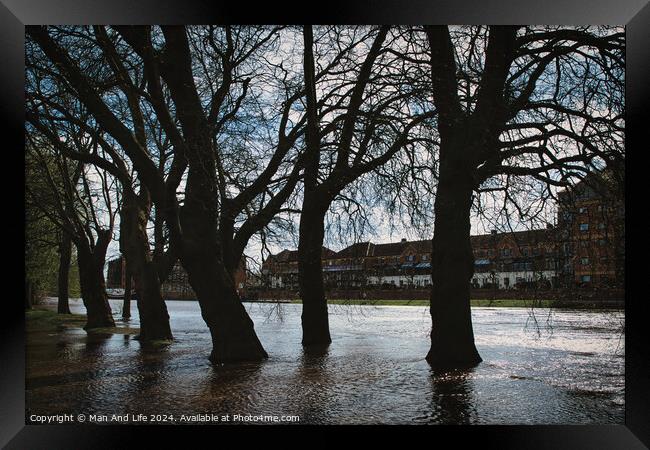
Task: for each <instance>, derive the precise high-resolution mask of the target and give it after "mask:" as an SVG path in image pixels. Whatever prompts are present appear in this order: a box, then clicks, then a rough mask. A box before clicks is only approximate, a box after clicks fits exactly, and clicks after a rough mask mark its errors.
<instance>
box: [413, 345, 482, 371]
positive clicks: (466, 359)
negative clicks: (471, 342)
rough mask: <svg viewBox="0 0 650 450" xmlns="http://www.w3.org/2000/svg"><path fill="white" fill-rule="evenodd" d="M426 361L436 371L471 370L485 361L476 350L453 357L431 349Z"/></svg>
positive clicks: (447, 353) (446, 352)
mask: <svg viewBox="0 0 650 450" xmlns="http://www.w3.org/2000/svg"><path fill="white" fill-rule="evenodd" d="M425 359H426V361H427V362H428V363H429V365H430V366H431V367H432V368H433V369H435V370H452V369H471V368H472V367H476V366H478V365H479V364H480V363H481V362H482V361H483V358H481V356H480V355H479V354H478V351H477V350H476V349H474V350H467V351H465V352H462V353H459V354H453V355H450V354H449V352H448V351H444V352H440V351H436V350H434V349H431V350H429V353H427V356H426V358H425Z"/></svg>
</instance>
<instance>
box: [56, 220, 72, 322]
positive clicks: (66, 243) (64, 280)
mask: <svg viewBox="0 0 650 450" xmlns="http://www.w3.org/2000/svg"><path fill="white" fill-rule="evenodd" d="M71 256H72V240H71V239H70V235H68V233H66V232H61V241H60V242H59V279H58V295H59V300H58V302H57V312H58V313H59V314H70V303H69V289H68V278H69V275H70V258H71Z"/></svg>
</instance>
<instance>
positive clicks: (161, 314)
mask: <svg viewBox="0 0 650 450" xmlns="http://www.w3.org/2000/svg"><path fill="white" fill-rule="evenodd" d="M142 189H144V188H142ZM143 196H145V197H146V193H145V194H143ZM138 200H139V199H137V198H136V197H135V196H133V195H132V194H129V193H127V192H126V191H125V193H124V202H123V204H122V211H121V213H120V250H121V251H122V254H123V255H124V259H125V261H126V267H127V268H128V270H127V271H126V276H127V278H131V277H132V278H133V283H134V284H135V291H136V293H137V296H138V301H137V306H138V313H139V315H140V340H141V341H152V340H168V339H172V338H173V336H172V332H171V328H170V326H169V314H168V312H167V305H166V304H165V301H164V299H163V297H162V293H161V286H160V279H159V277H158V270H157V267H156V265H155V264H154V262H153V260H152V256H151V249H150V247H149V238H148V236H147V222H148V211H147V210H146V207H145V208H144V209H143V208H142V207H140V206H139V204H138ZM124 289H125V292H124V295H125V297H124V298H125V301H126V298H127V297H126V296H127V291H128V295H129V297H130V289H131V283H125V286H124Z"/></svg>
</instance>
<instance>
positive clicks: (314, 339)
mask: <svg viewBox="0 0 650 450" xmlns="http://www.w3.org/2000/svg"><path fill="white" fill-rule="evenodd" d="M325 211H326V209H325ZM324 222H325V212H324V211H323V208H318V203H317V202H316V201H315V199H312V198H310V199H308V198H307V196H305V201H304V202H303V209H302V213H301V215H300V229H299V240H298V284H299V286H300V298H301V299H302V345H304V346H322V345H328V344H330V343H331V342H332V338H331V336H330V330H329V317H328V312H327V299H326V298H325V288H324V286H323V267H322V252H323V238H324V235H325V229H324Z"/></svg>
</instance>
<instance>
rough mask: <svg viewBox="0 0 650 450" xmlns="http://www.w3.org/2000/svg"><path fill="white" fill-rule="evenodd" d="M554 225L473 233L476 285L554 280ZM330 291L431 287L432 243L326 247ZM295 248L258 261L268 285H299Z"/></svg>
mask: <svg viewBox="0 0 650 450" xmlns="http://www.w3.org/2000/svg"><path fill="white" fill-rule="evenodd" d="M554 231H555V230H553V229H545V230H532V231H522V232H515V233H491V234H487V235H479V236H472V237H471V242H472V248H473V249H474V256H475V261H474V264H475V268H474V272H475V273H474V277H473V279H472V285H473V286H474V287H476V288H488V287H498V288H502V289H507V288H511V287H521V286H522V285H530V284H532V283H538V284H543V285H544V287H550V286H552V285H555V284H557V282H558V279H557V261H558V246H557V243H556V242H555V240H554ZM324 250H326V252H325V251H324V253H323V277H324V283H325V287H326V288H328V289H340V288H346V289H349V288H361V287H364V288H371V289H372V288H382V289H386V288H427V287H429V286H430V285H431V260H430V258H431V241H430V240H422V241H407V240H406V239H402V240H401V241H400V242H392V243H385V244H375V243H372V242H361V243H356V244H353V245H350V246H349V247H346V248H344V249H343V250H341V251H339V252H334V251H332V250H329V249H324ZM297 256H298V255H297V252H296V251H291V250H283V251H282V252H280V253H278V254H277V255H272V256H270V257H269V258H268V259H267V261H265V263H264V264H263V265H262V278H263V279H264V280H265V285H266V287H267V288H271V289H288V290H297V289H298V280H297V274H298V257H297Z"/></svg>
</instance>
